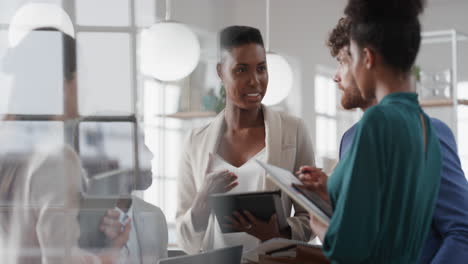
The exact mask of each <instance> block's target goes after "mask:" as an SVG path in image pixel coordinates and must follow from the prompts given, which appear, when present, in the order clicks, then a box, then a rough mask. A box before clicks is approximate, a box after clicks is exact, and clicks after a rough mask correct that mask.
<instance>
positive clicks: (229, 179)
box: [192, 170, 239, 231]
mask: <svg viewBox="0 0 468 264" xmlns="http://www.w3.org/2000/svg"><path fill="white" fill-rule="evenodd" d="M237 185H239V183H238V182H237V176H236V175H235V174H234V173H232V172H229V171H227V170H223V171H215V172H212V173H210V174H208V175H207V176H206V177H205V181H204V182H203V185H202V187H201V189H200V191H199V192H198V194H197V196H196V197H195V200H194V202H193V204H192V219H193V220H192V221H193V226H194V228H195V230H197V231H202V230H205V229H206V227H207V226H208V219H209V216H210V212H211V208H210V207H209V204H208V197H209V196H210V194H215V193H225V192H229V191H230V190H232V189H234V188H235V187H236V186H237Z"/></svg>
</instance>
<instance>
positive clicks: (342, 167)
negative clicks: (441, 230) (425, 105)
mask: <svg viewBox="0 0 468 264" xmlns="http://www.w3.org/2000/svg"><path fill="white" fill-rule="evenodd" d="M421 114H423V116H424V119H425V125H426V135H427V141H426V142H427V145H426V148H427V150H426V151H425V146H424V141H423V127H422V123H421V119H420V115H421ZM441 162H442V161H441V154H440V147H439V140H438V138H437V135H436V133H435V131H434V130H433V128H432V125H431V121H430V119H429V118H428V117H427V115H425V114H424V112H423V111H422V110H421V108H420V106H419V103H418V99H417V95H416V94H414V93H392V94H390V95H387V96H386V97H385V98H383V99H382V100H381V102H380V103H379V104H378V105H376V106H374V107H372V108H370V109H368V110H367V111H366V112H365V114H364V116H363V118H362V119H361V121H360V122H359V123H358V126H357V129H356V134H355V136H354V140H353V144H352V146H351V148H350V149H349V151H348V152H347V153H346V154H345V156H344V157H343V159H342V160H341V161H340V163H339V164H338V166H337V167H336V169H335V171H334V173H333V174H332V175H331V176H330V179H329V180H328V192H329V194H330V199H331V202H332V205H333V209H334V213H333V216H332V219H331V222H330V226H329V228H328V231H327V233H326V236H325V240H324V245H323V248H324V252H325V254H326V256H327V257H328V258H329V259H330V260H332V262H333V263H379V264H382V263H398V264H403V263H416V262H417V260H418V258H419V254H420V252H421V249H422V247H423V245H424V242H425V239H426V236H427V234H428V231H429V228H430V224H431V220H432V213H433V210H434V207H435V201H436V198H437V194H438V190H439V183H440V172H441Z"/></svg>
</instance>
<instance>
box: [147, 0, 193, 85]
mask: <svg viewBox="0 0 468 264" xmlns="http://www.w3.org/2000/svg"><path fill="white" fill-rule="evenodd" d="M140 55H141V70H142V72H143V74H145V75H149V76H151V77H153V78H155V79H157V80H159V81H164V82H170V81H177V80H180V79H183V78H185V77H187V76H188V75H189V74H190V73H192V71H193V70H194V69H195V67H196V66H197V65H198V61H199V60H200V43H199V41H198V38H197V36H196V35H195V33H193V31H192V30H191V29H190V28H189V27H187V26H186V25H184V24H182V23H178V22H174V21H170V1H169V0H167V1H166V20H165V21H163V22H159V23H156V24H154V25H153V26H151V27H150V28H149V29H147V30H145V31H144V32H143V33H142V39H141V47H140Z"/></svg>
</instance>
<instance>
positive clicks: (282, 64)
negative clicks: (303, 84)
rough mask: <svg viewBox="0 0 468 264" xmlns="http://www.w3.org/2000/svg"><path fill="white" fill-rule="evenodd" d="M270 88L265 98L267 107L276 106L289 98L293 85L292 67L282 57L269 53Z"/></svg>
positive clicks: (264, 101)
mask: <svg viewBox="0 0 468 264" xmlns="http://www.w3.org/2000/svg"><path fill="white" fill-rule="evenodd" d="M267 67H268V88H267V92H266V94H265V97H264V98H263V101H262V102H263V103H264V104H265V105H276V104H278V103H280V102H281V101H283V100H284V99H285V98H286V97H288V95H289V93H290V92H291V89H292V85H293V71H292V69H291V66H290V65H289V63H288V62H287V61H286V59H285V58H283V57H282V56H281V55H279V54H276V53H272V52H268V53H267Z"/></svg>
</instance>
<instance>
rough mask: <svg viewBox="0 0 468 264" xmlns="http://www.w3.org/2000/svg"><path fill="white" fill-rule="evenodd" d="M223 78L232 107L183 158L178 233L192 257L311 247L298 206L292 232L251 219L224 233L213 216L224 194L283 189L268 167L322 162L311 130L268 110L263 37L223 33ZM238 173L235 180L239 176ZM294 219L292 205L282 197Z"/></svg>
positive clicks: (240, 217) (193, 136)
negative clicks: (234, 248)
mask: <svg viewBox="0 0 468 264" xmlns="http://www.w3.org/2000/svg"><path fill="white" fill-rule="evenodd" d="M219 44H220V61H219V63H218V65H217V71H218V75H219V77H220V78H221V80H222V82H223V85H224V87H225V88H226V94H227V96H226V107H225V109H224V111H222V112H221V113H220V114H219V115H218V116H217V117H216V118H215V119H214V120H213V121H212V122H211V123H209V124H208V125H206V126H204V127H202V128H198V129H194V130H193V131H192V132H191V133H190V136H189V137H188V141H187V143H186V146H185V149H184V150H183V154H182V155H183V156H182V159H181V165H180V168H179V170H180V171H179V177H178V208H177V213H176V226H177V235H178V239H179V244H180V246H181V247H182V249H184V250H185V251H187V252H188V253H197V252H199V251H200V250H209V249H212V248H222V247H225V246H230V245H241V244H242V245H244V250H248V249H251V248H253V247H255V246H256V245H257V244H258V243H259V242H260V241H265V240H268V239H271V238H275V237H284V238H292V239H296V240H303V241H308V240H309V238H310V235H311V232H310V228H309V226H308V214H307V213H306V211H305V210H304V209H303V208H301V207H299V206H297V205H296V204H294V207H295V215H294V216H293V217H289V218H288V224H289V225H288V228H286V229H284V230H279V228H278V225H277V221H276V218H275V215H274V216H272V218H271V219H270V221H267V222H262V221H260V220H259V219H257V218H255V217H254V216H253V214H252V213H251V212H242V213H243V214H240V213H236V214H235V215H233V216H232V217H231V218H230V219H229V220H230V223H231V224H230V227H232V228H234V229H236V230H238V231H240V232H239V233H227V234H223V233H222V232H221V230H220V227H219V225H218V223H217V221H216V220H215V217H214V215H210V211H211V210H210V207H209V205H208V196H209V195H210V194H214V193H224V192H231V193H232V192H236V193H238V192H249V191H266V190H275V189H277V187H276V186H275V185H274V184H273V183H272V182H271V181H269V180H268V179H267V178H266V175H265V172H264V170H262V169H260V167H259V166H258V165H257V164H256V163H255V161H254V160H255V159H259V160H263V161H266V162H268V163H271V164H274V165H276V166H279V167H282V168H285V169H287V170H289V171H291V172H293V171H295V170H297V169H299V167H300V165H303V164H307V163H308V162H312V163H313V162H314V156H313V150H312V144H311V141H310V138H309V134H308V132H307V129H306V127H305V125H304V123H303V122H302V121H301V120H300V119H298V118H295V117H292V116H289V115H287V114H285V113H281V112H276V111H274V110H272V109H270V108H269V107H266V106H264V105H262V104H261V102H262V99H263V97H264V96H265V93H266V92H267V85H268V70H267V62H266V52H265V48H264V46H263V40H262V37H261V35H260V32H259V31H258V30H257V29H255V28H251V27H245V26H231V27H227V28H225V29H224V30H222V31H221V33H220V43H219ZM233 171H235V173H233ZM282 201H283V209H284V211H285V214H286V215H287V216H290V214H291V209H292V206H293V202H292V200H290V199H289V198H288V197H287V196H286V195H283V196H282Z"/></svg>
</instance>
